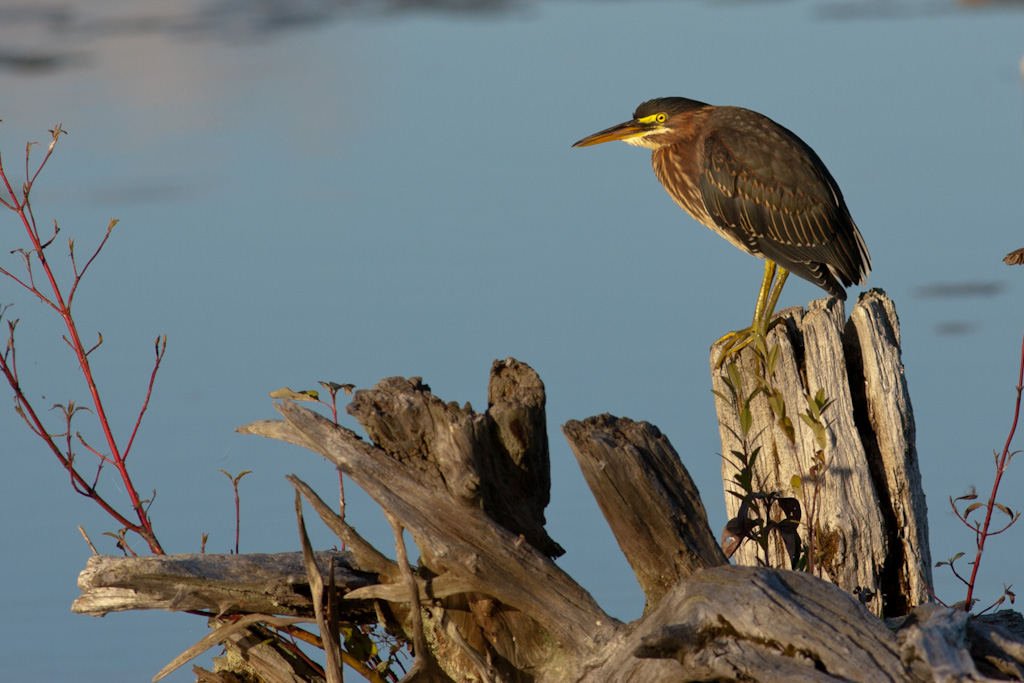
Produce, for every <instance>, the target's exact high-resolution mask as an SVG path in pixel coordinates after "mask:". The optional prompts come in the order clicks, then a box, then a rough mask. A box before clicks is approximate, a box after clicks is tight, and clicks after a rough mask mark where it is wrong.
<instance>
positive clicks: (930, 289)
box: [914, 281, 1006, 298]
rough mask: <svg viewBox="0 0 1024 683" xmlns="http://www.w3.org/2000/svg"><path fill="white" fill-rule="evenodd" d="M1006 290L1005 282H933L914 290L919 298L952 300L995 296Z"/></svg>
mask: <svg viewBox="0 0 1024 683" xmlns="http://www.w3.org/2000/svg"><path fill="white" fill-rule="evenodd" d="M1005 289H1006V283H1005V282H998V281H997V282H935V283H933V284H930V285H922V286H921V287H917V288H916V289H915V290H914V295H915V296H919V297H929V298H931V297H934V298H952V297H974V296H995V295H997V294H1001V293H1002V292H1003V291H1004V290H1005Z"/></svg>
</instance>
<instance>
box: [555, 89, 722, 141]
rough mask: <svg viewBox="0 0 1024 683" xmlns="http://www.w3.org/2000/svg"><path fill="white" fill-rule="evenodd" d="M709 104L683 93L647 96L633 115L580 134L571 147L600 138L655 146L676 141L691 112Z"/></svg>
mask: <svg viewBox="0 0 1024 683" xmlns="http://www.w3.org/2000/svg"><path fill="white" fill-rule="evenodd" d="M708 106H709V105H707V104H704V103H703V102H697V101H695V100H688V99H686V98H685V97H661V98H658V99H656V100H647V101H646V102H644V103H643V104H641V105H640V106H639V107H637V108H636V111H635V112H633V118H632V119H630V120H629V121H626V122H624V123H620V124H619V125H617V126H612V127H611V128H606V129H604V130H602V131H600V132H598V133H594V134H593V135H590V136H588V137H585V138H583V139H582V140H580V141H579V142H577V143H576V144H574V145H573V147H589V146H590V145H599V144H601V143H602V142H611V141H612V140H622V141H623V142H625V143H627V144H630V145H635V146H637V147H646V148H648V149H658V148H659V147H665V146H668V145H672V144H675V143H676V142H677V141H678V138H679V135H680V133H682V132H684V128H685V126H686V124H687V122H688V121H690V120H691V118H690V115H691V114H692V113H693V112H694V111H696V110H698V109H703V108H705V107H708Z"/></svg>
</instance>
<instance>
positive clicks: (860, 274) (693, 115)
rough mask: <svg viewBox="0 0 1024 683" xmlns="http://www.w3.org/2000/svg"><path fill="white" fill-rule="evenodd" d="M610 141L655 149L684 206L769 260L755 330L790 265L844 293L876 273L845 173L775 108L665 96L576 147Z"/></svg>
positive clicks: (659, 167) (659, 170) (661, 175)
mask: <svg viewBox="0 0 1024 683" xmlns="http://www.w3.org/2000/svg"><path fill="white" fill-rule="evenodd" d="M611 140H623V141H625V142H627V143H629V144H631V145H636V146H639V147H646V148H648V149H651V150H653V152H652V159H651V160H652V163H653V165H654V173H655V175H657V177H658V180H659V181H661V184H662V185H663V186H664V188H665V189H666V190H667V191H668V193H669V195H670V196H671V197H672V198H673V199H674V200H675V201H676V203H677V204H679V206H681V207H682V208H683V209H685V210H686V212H687V213H688V214H690V216H692V217H693V218H694V219H695V220H697V221H698V222H700V223H702V224H704V225H706V226H707V227H709V228H711V229H712V230H714V231H715V232H717V233H718V234H720V235H721V236H722V237H724V238H725V239H727V240H729V242H731V243H732V244H733V245H735V246H737V247H739V248H740V249H742V250H744V251H746V252H747V253H749V254H753V255H754V256H757V257H760V258H763V259H765V260H766V264H765V280H764V283H763V285H762V292H761V295H760V296H759V298H758V309H757V311H756V312H755V320H754V328H752V329H753V330H755V331H756V329H760V330H761V331H762V333H763V332H765V331H766V330H767V323H768V320H769V319H770V317H771V315H772V312H773V310H774V307H775V303H776V302H777V300H778V295H779V292H781V289H782V284H783V283H784V282H785V278H786V276H787V274H788V273H789V272H792V273H794V274H796V275H799V276H800V277H802V278H804V279H805V280H808V281H810V282H813V283H814V284H816V285H817V286H819V287H821V288H822V289H824V290H825V291H826V292H828V293H829V294H831V295H833V296H837V297H839V298H840V299H845V298H846V291H845V287H849V286H850V285H853V284H863V283H864V281H865V280H866V279H867V275H868V271H870V269H871V258H870V256H869V255H868V249H867V246H866V245H865V244H864V239H863V238H862V237H861V235H860V231H859V230H858V229H857V226H856V225H855V224H854V222H853V218H852V217H851V216H850V211H849V209H847V207H846V202H845V201H844V200H843V194H842V192H841V191H840V190H839V186H838V185H837V184H836V181H835V180H834V179H833V178H832V175H831V174H830V173H829V172H828V169H827V168H825V164H823V163H822V161H821V159H819V158H818V155H817V154H815V153H814V150H812V149H811V148H810V147H809V146H807V144H806V143H804V142H803V141H802V140H801V139H800V138H798V137H797V136H796V135H795V134H794V133H792V132H791V131H789V130H788V129H786V128H783V127H782V126H780V125H779V124H777V123H775V122H774V121H772V120H771V119H769V118H767V117H766V116H762V115H761V114H758V113H757V112H753V111H750V110H749V109H741V108H739V107H715V106H712V105H709V104H705V103H703V102H697V101H695V100H689V99H685V98H682V97H666V98H661V99H655V100H649V101H647V102H644V103H643V104H641V105H640V106H639V107H637V110H636V112H634V114H633V118H632V119H631V120H629V121H626V122H625V123H622V124H619V125H617V126H613V127H611V128H608V129H606V130H603V131H601V132H599V133H595V134H594V135H591V136H589V137H586V138H584V139H582V140H580V141H579V142H577V143H576V144H575V145H573V146H574V147H586V146H588V145H595V144H599V143H602V142H609V141H611ZM775 264H777V265H778V267H779V269H780V270H779V274H778V281H777V282H776V283H775V287H774V289H773V288H772V286H771V283H772V281H773V280H774V278H775V272H776V270H775ZM769 271H770V275H769ZM767 290H770V293H769V291H767ZM759 315H760V316H761V317H762V319H761V320H758V316H759ZM759 323H760V324H759Z"/></svg>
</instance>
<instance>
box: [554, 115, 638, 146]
mask: <svg viewBox="0 0 1024 683" xmlns="http://www.w3.org/2000/svg"><path fill="white" fill-rule="evenodd" d="M650 130H651V127H650V126H649V125H646V124H643V123H640V122H639V121H637V120H636V119H633V120H632V121H626V122H625V123H620V124H619V125H617V126H612V127H611V128H605V129H604V130H602V131H601V132H599V133H594V134H593V135H590V136H588V137H585V138H583V139H582V140H580V141H579V142H577V143H576V144H574V145H573V147H589V146H590V145H600V144H601V143H602V142H611V141H612V140H628V139H630V138H635V137H639V136H641V135H643V134H644V133H647V132H649V131H650Z"/></svg>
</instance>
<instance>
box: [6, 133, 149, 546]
mask: <svg viewBox="0 0 1024 683" xmlns="http://www.w3.org/2000/svg"><path fill="white" fill-rule="evenodd" d="M60 133H61V129H60V127H59V126H58V127H57V128H55V129H54V131H53V142H52V143H51V144H50V146H49V149H48V150H47V153H46V156H45V157H44V158H43V161H42V162H41V163H40V165H39V168H37V169H36V172H35V174H34V175H31V176H30V175H29V168H28V154H27V153H26V160H25V175H26V182H25V185H24V187H23V190H22V199H21V200H20V201H19V200H18V197H17V195H16V194H15V192H14V189H13V188H12V187H11V183H10V180H9V179H8V177H7V173H6V171H5V170H4V169H3V167H2V164H0V179H2V180H3V184H4V186H5V187H6V189H7V192H8V193H9V194H10V197H11V203H10V204H8V203H7V202H6V201H4V202H3V203H4V204H5V205H7V207H8V208H10V209H12V210H13V211H14V212H15V213H17V214H18V216H19V217H20V218H21V222H22V225H23V226H24V227H25V232H26V234H27V235H28V238H29V240H30V241H31V243H32V250H31V251H30V252H29V254H28V256H27V258H26V263H27V265H28V266H29V268H30V270H31V254H35V255H36V257H37V258H38V259H39V265H40V266H41V267H42V269H43V272H44V273H45V274H46V278H47V280H48V281H49V286H50V291H52V292H53V300H52V301H47V299H46V298H45V297H44V296H43V295H42V293H41V292H39V291H38V289H36V286H35V283H34V282H32V285H31V287H30V291H32V292H33V293H34V294H36V296H37V297H39V298H40V299H42V300H43V301H44V302H47V303H49V304H50V305H51V306H53V307H54V308H55V309H56V310H57V313H58V314H59V315H60V316H61V318H62V319H63V320H64V325H65V327H66V328H67V331H68V337H67V341H68V345H69V346H70V347H71V348H72V350H73V351H74V353H75V356H76V357H77V358H78V364H79V367H80V368H81V370H82V375H83V376H84V377H85V381H86V384H87V385H88V387H89V394H90V397H91V398H92V405H93V408H94V412H95V415H96V418H97V420H98V421H99V423H100V426H101V428H102V430H103V435H104V438H105V439H106V442H107V447H108V448H109V450H110V456H109V457H110V459H111V460H112V461H113V463H114V466H115V467H116V468H117V471H118V474H120V476H121V481H122V482H123V483H124V485H125V489H126V490H127V492H128V496H129V498H130V499H131V504H132V508H133V509H134V510H135V514H136V516H137V517H138V520H139V522H138V524H132V523H130V522H128V521H127V520H126V519H125V518H124V517H123V516H122V515H120V514H118V513H117V512H116V511H114V510H113V508H111V507H110V505H109V504H107V503H106V502H105V501H104V500H103V499H102V498H101V497H100V496H99V495H98V494H97V493H96V492H95V489H93V487H92V486H90V485H89V484H88V483H86V482H85V480H84V479H82V477H81V476H80V475H79V474H78V473H77V471H76V470H75V468H74V467H73V465H72V464H71V462H70V459H69V458H65V457H64V455H63V454H62V453H61V452H60V449H58V448H57V447H56V444H54V443H53V442H52V439H51V438H49V434H48V432H47V431H46V429H45V428H44V427H43V424H42V421H41V420H39V418H38V416H37V415H36V413H35V411H34V410H32V408H31V406H30V405H29V403H28V401H27V398H26V397H25V395H24V394H23V393H22V392H21V389H20V387H19V385H18V382H17V378H16V377H15V376H14V371H13V369H12V368H9V367H7V364H6V363H4V364H3V365H4V367H3V372H4V375H5V376H6V377H7V380H8V382H10V384H11V387H12V388H14V390H15V394H16V400H17V401H18V404H19V405H20V406H21V407H22V409H23V410H26V414H27V415H30V416H31V422H30V426H31V425H33V424H34V425H35V428H36V429H38V430H39V433H41V434H45V435H47V436H46V437H44V440H46V441H48V442H49V445H50V448H51V450H53V451H54V452H55V453H56V454H57V457H58V458H59V459H60V461H61V463H62V464H63V465H64V466H65V467H66V468H67V469H68V470H69V471H70V472H71V475H72V478H73V479H74V480H75V481H76V482H79V483H80V484H81V485H82V489H83V491H84V492H85V495H87V496H89V497H90V498H92V499H93V500H95V501H96V502H97V503H99V504H100V507H102V508H103V509H104V510H105V511H106V512H107V513H108V514H110V515H111V516H113V517H114V519H116V520H117V521H118V522H119V523H121V524H123V525H124V526H125V527H126V528H127V529H129V530H131V531H133V532H135V533H137V534H139V535H140V536H142V538H143V539H144V540H145V541H146V543H147V544H148V545H149V547H150V550H151V551H152V552H154V553H156V554H159V555H163V554H164V551H163V549H162V548H161V546H160V543H159V541H157V539H156V536H155V534H154V533H153V527H152V522H151V520H150V519H149V515H148V514H147V512H146V508H145V505H144V503H143V501H142V499H141V497H140V496H139V494H138V491H136V489H135V485H134V484H133V483H132V480H131V476H130V475H129V474H128V470H127V468H126V467H125V462H124V458H125V456H126V455H127V452H124V453H122V452H121V450H120V449H119V448H118V445H117V441H116V440H115V438H114V435H113V432H112V431H111V426H110V420H109V419H108V418H107V413H106V410H105V409H104V407H103V401H102V399H101V398H100V393H99V389H98V388H97V386H96V380H95V378H94V377H93V373H92V367H91V366H90V364H89V358H88V352H87V351H86V348H85V345H84V344H83V343H82V339H81V337H80V336H79V334H78V326H77V325H76V324H75V320H74V318H73V317H72V314H71V307H70V305H69V303H67V302H65V300H64V295H63V293H62V291H61V288H60V285H59V284H58V283H57V279H56V276H55V275H54V274H53V270H52V269H51V268H50V264H49V262H48V261H47V259H46V253H45V251H44V245H43V243H42V240H41V239H40V237H39V230H38V228H37V226H36V222H35V217H34V216H33V215H32V209H31V205H30V204H29V199H28V196H29V192H30V191H31V188H32V184H33V183H34V182H35V180H36V178H37V177H38V176H39V173H40V172H41V171H42V168H43V166H45V165H46V162H47V161H48V160H49V158H50V155H51V154H52V153H53V148H54V145H55V144H56V142H57V139H58V137H59V135H60ZM111 227H113V226H111ZM109 234H110V231H109V229H108V231H107V236H109ZM105 242H106V238H104V240H103V243H101V244H100V247H99V248H102V247H103V244H104V243H105ZM97 251H98V250H97ZM93 258H95V254H94V255H93V257H92V258H90V259H89V262H88V263H87V264H86V268H84V269H83V271H82V272H81V273H77V274H76V275H75V279H74V284H73V285H72V288H71V292H72V293H73V292H74V291H75V289H77V287H78V282H79V281H80V280H81V276H82V274H83V273H84V271H85V269H87V268H88V266H89V264H91V263H92V259H93ZM159 363H160V357H159V355H158V358H157V367H159ZM149 389H150V392H151V391H152V380H151V382H150V387H149ZM148 402H149V393H147V396H146V403H147V404H148ZM142 412H145V406H144V407H143V411H142ZM27 419H28V418H26V420H27ZM140 419H141V415H140ZM136 426H137V425H136ZM133 436H134V433H133Z"/></svg>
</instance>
